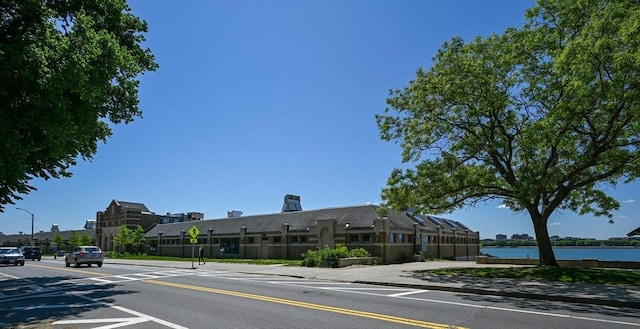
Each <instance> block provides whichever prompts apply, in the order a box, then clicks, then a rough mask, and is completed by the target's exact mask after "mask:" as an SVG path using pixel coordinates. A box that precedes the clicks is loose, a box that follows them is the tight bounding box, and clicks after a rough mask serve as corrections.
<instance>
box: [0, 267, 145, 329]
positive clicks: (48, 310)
mask: <svg viewBox="0 0 640 329" xmlns="http://www.w3.org/2000/svg"><path fill="white" fill-rule="evenodd" d="M120 286H122V285H121V284H118V283H101V282H95V281H94V282H91V281H90V280H86V279H77V278H73V277H70V276H57V277H34V278H29V279H10V280H5V281H0V292H1V293H2V295H0V314H2V320H0V322H1V323H0V326H1V327H3V328H18V327H19V328H30V327H32V328H36V327H37V328H49V326H50V328H53V326H52V325H50V324H51V323H53V322H55V321H57V320H59V319H65V318H77V317H81V316H82V314H83V313H87V312H92V311H96V310H100V309H105V308H109V307H110V306H109V303H112V302H114V301H115V299H114V298H113V297H114V296H116V295H123V294H132V293H136V292H135V291H132V290H125V289H118V287H120Z"/></svg>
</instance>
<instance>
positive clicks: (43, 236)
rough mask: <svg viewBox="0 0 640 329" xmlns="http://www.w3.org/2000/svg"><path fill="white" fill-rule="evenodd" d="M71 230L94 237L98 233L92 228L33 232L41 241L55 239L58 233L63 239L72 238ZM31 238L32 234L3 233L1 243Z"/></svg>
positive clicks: (35, 238) (36, 238)
mask: <svg viewBox="0 0 640 329" xmlns="http://www.w3.org/2000/svg"><path fill="white" fill-rule="evenodd" d="M71 232H76V233H77V234H78V235H84V234H85V233H86V234H88V235H89V236H90V237H91V238H92V239H93V238H95V235H96V230H95V229H92V230H69V231H60V232H34V233H33V239H34V240H38V241H40V242H42V241H47V240H48V241H49V242H51V241H53V238H54V237H55V236H56V234H60V235H61V236H62V239H64V240H69V238H71ZM29 238H31V234H9V235H3V236H2V240H0V244H3V243H4V242H7V241H9V242H18V241H19V240H23V241H25V240H28V239H29ZM40 242H39V243H40Z"/></svg>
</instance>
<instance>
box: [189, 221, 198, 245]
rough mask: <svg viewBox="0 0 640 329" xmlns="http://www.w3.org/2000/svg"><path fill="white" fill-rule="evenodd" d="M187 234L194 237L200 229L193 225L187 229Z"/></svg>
mask: <svg viewBox="0 0 640 329" xmlns="http://www.w3.org/2000/svg"><path fill="white" fill-rule="evenodd" d="M189 235H190V236H191V239H196V238H198V235H200V230H199V229H198V228H197V227H196V226H195V225H193V226H191V228H190V229H189ZM192 243H193V242H192Z"/></svg>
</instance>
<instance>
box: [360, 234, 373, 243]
mask: <svg viewBox="0 0 640 329" xmlns="http://www.w3.org/2000/svg"><path fill="white" fill-rule="evenodd" d="M362 242H371V234H363V235H362Z"/></svg>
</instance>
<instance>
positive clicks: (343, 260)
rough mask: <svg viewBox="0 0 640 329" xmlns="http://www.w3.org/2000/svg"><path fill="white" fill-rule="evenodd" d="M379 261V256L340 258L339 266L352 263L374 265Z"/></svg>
mask: <svg viewBox="0 0 640 329" xmlns="http://www.w3.org/2000/svg"><path fill="white" fill-rule="evenodd" d="M377 262H378V257H352V258H340V259H338V267H346V266H351V265H373V264H376V263H377Z"/></svg>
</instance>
